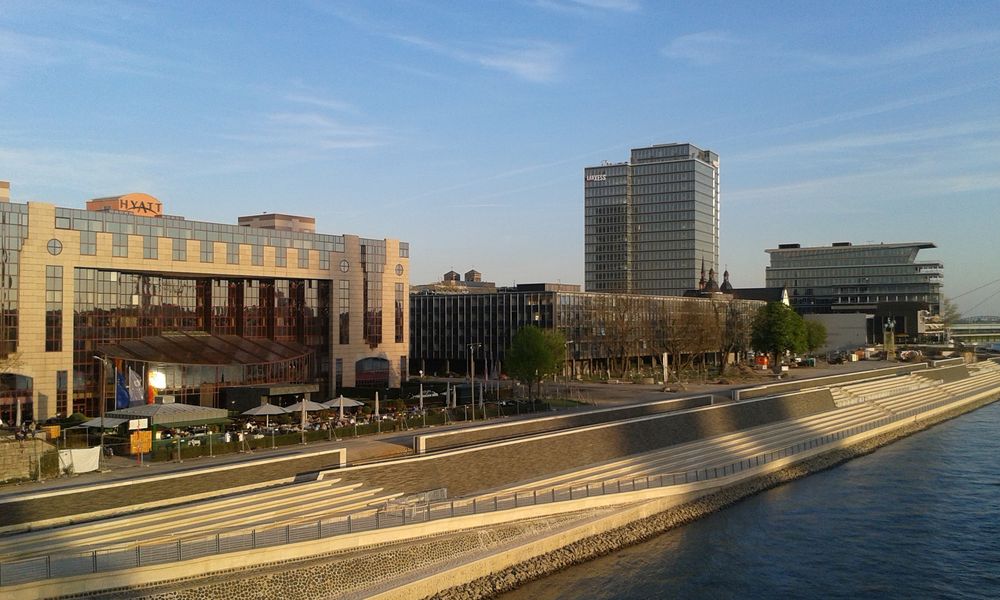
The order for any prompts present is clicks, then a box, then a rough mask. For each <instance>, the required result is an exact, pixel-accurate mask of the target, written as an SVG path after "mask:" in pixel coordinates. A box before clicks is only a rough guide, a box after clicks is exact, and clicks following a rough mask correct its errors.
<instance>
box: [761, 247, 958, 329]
mask: <svg viewBox="0 0 1000 600" xmlns="http://www.w3.org/2000/svg"><path fill="white" fill-rule="evenodd" d="M934 247H935V246H934V244H931V243H925V242H916V243H900V244H877V245H872V244H866V245H858V246H854V245H850V244H846V243H844V244H838V245H835V246H824V247H811V248H801V247H798V246H797V245H796V244H788V245H783V246H782V247H779V248H774V249H770V250H767V253H768V254H769V255H770V257H771V264H770V266H768V267H767V270H766V282H767V286H768V287H785V288H787V289H788V295H789V299H790V301H791V304H792V307H793V308H795V309H796V310H797V311H798V312H800V313H804V314H806V313H827V312H851V311H853V310H854V309H858V310H863V309H870V310H874V308H875V307H876V306H877V305H879V304H884V303H921V304H926V309H927V310H929V311H930V312H931V313H932V314H938V313H939V312H940V303H941V287H942V269H943V268H944V265H942V264H941V263H940V262H934V261H931V262H926V261H917V253H918V252H919V251H920V250H922V249H928V248H934Z"/></svg>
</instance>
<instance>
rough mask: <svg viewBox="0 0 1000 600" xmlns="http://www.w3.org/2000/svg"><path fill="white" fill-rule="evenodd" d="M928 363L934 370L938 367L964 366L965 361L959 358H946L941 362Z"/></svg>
mask: <svg viewBox="0 0 1000 600" xmlns="http://www.w3.org/2000/svg"><path fill="white" fill-rule="evenodd" d="M928 362H929V364H930V365H931V368H932V369H936V368H938V367H951V366H955V365H964V364H965V359H964V358H962V357H961V356H959V357H956V358H944V359H941V360H932V361H928Z"/></svg>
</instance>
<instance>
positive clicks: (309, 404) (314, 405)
mask: <svg viewBox="0 0 1000 600" xmlns="http://www.w3.org/2000/svg"><path fill="white" fill-rule="evenodd" d="M303 404H304V405H305V408H306V412H316V411H319V410H329V408H330V407H329V406H326V405H324V404H320V403H319V402H313V401H312V400H303V401H300V402H296V403H295V404H293V405H291V406H286V407H285V410H286V411H288V412H299V411H301V410H302V405H303Z"/></svg>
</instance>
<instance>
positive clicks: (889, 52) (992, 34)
mask: <svg viewBox="0 0 1000 600" xmlns="http://www.w3.org/2000/svg"><path fill="white" fill-rule="evenodd" d="M983 46H996V47H1000V31H979V32H960V33H950V34H943V35H934V36H929V37H925V38H921V39H918V40H914V41H908V42H904V43H901V44H896V45H892V46H886V47H884V48H881V49H878V50H876V51H874V52H869V53H863V54H847V53H842V54H836V53H803V52H798V53H797V52H783V53H782V54H783V56H786V57H787V58H792V59H794V58H798V59H799V60H801V61H803V62H806V63H808V64H812V65H815V66H818V67H824V68H831V69H863V68H876V67H886V66H891V65H895V64H899V63H905V62H912V61H915V60H921V59H925V58H927V57H930V56H933V55H937V54H946V53H952V52H960V51H966V50H971V49H973V48H980V47H983Z"/></svg>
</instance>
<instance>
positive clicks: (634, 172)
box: [584, 144, 719, 295]
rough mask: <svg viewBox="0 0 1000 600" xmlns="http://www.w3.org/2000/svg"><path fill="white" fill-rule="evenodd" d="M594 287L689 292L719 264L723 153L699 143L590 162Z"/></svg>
mask: <svg viewBox="0 0 1000 600" xmlns="http://www.w3.org/2000/svg"><path fill="white" fill-rule="evenodd" d="M584 246H585V250H584V256H585V287H586V290H587V291H588V292H626V293H633V294H653V295H681V294H683V293H684V292H685V291H686V290H692V289H695V288H696V287H697V285H698V279H699V276H700V274H701V270H702V267H703V266H704V267H705V268H706V269H714V270H715V272H716V273H717V272H718V270H719V269H718V267H719V156H718V155H717V154H715V153H714V152H711V151H709V150H701V149H700V148H697V147H695V146H693V145H691V144H661V145H656V146H650V147H648V148H635V149H633V150H632V153H631V158H630V160H629V162H623V163H607V162H606V163H604V164H602V165H600V166H596V167H586V168H585V169H584Z"/></svg>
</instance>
